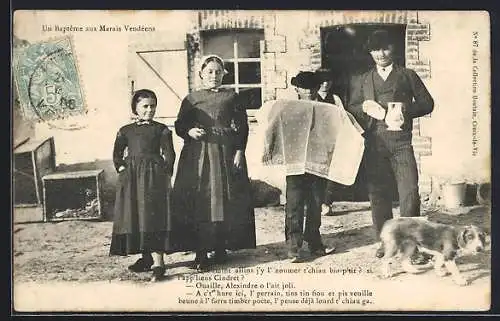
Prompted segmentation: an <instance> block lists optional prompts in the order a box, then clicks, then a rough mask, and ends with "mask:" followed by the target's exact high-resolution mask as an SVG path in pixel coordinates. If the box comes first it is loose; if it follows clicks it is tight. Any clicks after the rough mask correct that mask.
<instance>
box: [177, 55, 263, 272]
mask: <svg viewBox="0 0 500 321" xmlns="http://www.w3.org/2000/svg"><path fill="white" fill-rule="evenodd" d="M225 72H226V71H225V69H224V61H223V60H222V59H221V58H220V57H218V56H216V55H210V56H206V57H204V58H203V59H202V62H201V66H200V68H199V76H200V78H201V80H202V85H203V89H201V90H198V91H194V92H192V93H190V94H189V95H188V96H187V97H186V98H184V100H183V101H182V104H181V108H180V111H179V115H178V116H177V121H176V122H175V130H176V133H177V135H179V136H180V137H181V138H183V139H184V146H183V148H182V152H181V155H180V158H179V166H178V169H177V175H176V178H175V183H174V197H173V202H174V203H173V204H174V214H175V217H176V218H175V220H173V221H174V222H176V224H179V226H176V227H175V230H181V231H184V234H183V235H182V238H181V239H180V240H179V243H177V244H178V245H179V246H180V247H179V248H178V250H194V251H196V258H195V264H194V267H195V268H196V269H197V270H206V269H207V268H208V267H209V261H208V256H207V254H208V252H210V251H215V257H214V259H215V260H216V261H218V262H221V261H224V260H225V259H226V257H227V253H226V249H230V250H236V249H243V248H255V243H256V242H255V218H254V209H253V206H252V203H251V196H250V190H251V189H250V180H249V178H248V172H247V164H246V160H245V148H246V144H247V138H248V123H247V115H246V110H245V107H244V104H243V103H242V102H241V101H240V98H239V97H238V95H237V94H236V93H235V92H234V91H233V90H231V89H223V88H220V86H221V84H222V78H223V76H224V74H225Z"/></svg>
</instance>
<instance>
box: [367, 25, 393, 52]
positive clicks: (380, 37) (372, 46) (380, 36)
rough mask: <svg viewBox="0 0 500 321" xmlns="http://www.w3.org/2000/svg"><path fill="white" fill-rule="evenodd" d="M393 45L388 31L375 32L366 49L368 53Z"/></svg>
mask: <svg viewBox="0 0 500 321" xmlns="http://www.w3.org/2000/svg"><path fill="white" fill-rule="evenodd" d="M391 44H393V43H392V40H391V37H390V36H389V32H387V31H386V30H375V31H374V32H373V33H372V34H371V35H370V37H369V38H368V41H367V43H366V49H367V50H368V51H372V50H378V49H385V48H387V47H389V45H391Z"/></svg>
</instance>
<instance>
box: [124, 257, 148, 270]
mask: <svg viewBox="0 0 500 321" xmlns="http://www.w3.org/2000/svg"><path fill="white" fill-rule="evenodd" d="M152 265H153V258H151V257H149V258H148V257H147V256H146V257H141V258H140V259H138V260H137V261H135V263H134V264H132V265H129V267H128V269H129V270H130V271H132V272H136V273H140V272H148V271H151V266H152Z"/></svg>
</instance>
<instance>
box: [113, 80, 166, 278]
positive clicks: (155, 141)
mask: <svg viewBox="0 0 500 321" xmlns="http://www.w3.org/2000/svg"><path fill="white" fill-rule="evenodd" d="M156 104H157V98H156V95H155V93H154V92H152V91H151V90H148V89H142V90H138V91H136V92H135V93H134V95H133V97H132V104H131V107H132V112H133V113H134V114H135V115H136V116H137V121H135V122H134V123H132V124H128V125H125V126H123V127H121V128H120V130H119V131H118V134H117V136H116V140H115V144H114V149H113V163H114V166H115V168H116V170H117V172H118V186H117V191H116V201H115V212H114V222H113V233H112V239H111V247H110V255H129V254H139V253H141V254H142V257H141V258H140V259H138V260H137V262H135V263H134V264H133V265H131V266H129V269H130V270H131V271H134V272H144V271H149V270H152V272H153V278H152V280H153V281H157V280H159V279H161V278H163V276H164V274H165V264H164V262H163V254H164V253H165V251H166V250H168V249H169V244H168V241H169V233H168V231H169V224H168V222H169V216H170V209H169V202H170V200H169V197H170V195H169V193H170V179H171V177H172V173H173V167H174V161H175V151H174V147H173V141H172V132H171V131H170V130H169V129H168V127H167V126H166V125H164V124H161V123H158V122H156V121H153V117H154V115H155V111H156ZM125 150H127V156H126V157H124V152H125Z"/></svg>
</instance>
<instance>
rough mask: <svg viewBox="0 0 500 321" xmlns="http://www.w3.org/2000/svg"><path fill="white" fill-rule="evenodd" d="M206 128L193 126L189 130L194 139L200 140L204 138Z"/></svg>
mask: <svg viewBox="0 0 500 321" xmlns="http://www.w3.org/2000/svg"><path fill="white" fill-rule="evenodd" d="M205 134H206V133H205V130H204V129H202V128H197V127H195V128H191V129H190V130H189V131H188V135H189V136H190V137H191V138H192V139H194V140H199V139H200V138H202V137H203V136H205Z"/></svg>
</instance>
